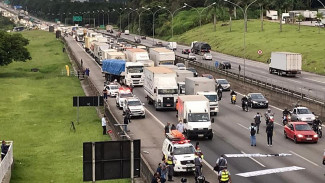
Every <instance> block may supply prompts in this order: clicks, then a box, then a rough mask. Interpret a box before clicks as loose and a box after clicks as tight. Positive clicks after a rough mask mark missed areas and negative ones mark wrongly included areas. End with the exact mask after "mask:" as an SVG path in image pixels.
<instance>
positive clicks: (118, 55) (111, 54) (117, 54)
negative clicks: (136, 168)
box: [106, 50, 126, 60]
mask: <svg viewBox="0 0 325 183" xmlns="http://www.w3.org/2000/svg"><path fill="white" fill-rule="evenodd" d="M106 59H119V60H126V56H125V54H124V53H123V52H120V51H116V50H115V51H114V52H113V51H109V52H106Z"/></svg>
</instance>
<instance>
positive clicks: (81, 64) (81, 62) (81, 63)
mask: <svg viewBox="0 0 325 183" xmlns="http://www.w3.org/2000/svg"><path fill="white" fill-rule="evenodd" d="M83 65H84V62H83V61H82V59H80V66H81V68H82V66H83Z"/></svg>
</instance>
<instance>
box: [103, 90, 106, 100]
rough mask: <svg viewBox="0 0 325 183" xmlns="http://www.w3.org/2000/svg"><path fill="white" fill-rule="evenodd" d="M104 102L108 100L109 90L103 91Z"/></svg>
mask: <svg viewBox="0 0 325 183" xmlns="http://www.w3.org/2000/svg"><path fill="white" fill-rule="evenodd" d="M103 95H104V100H107V90H106V88H104V90H103Z"/></svg>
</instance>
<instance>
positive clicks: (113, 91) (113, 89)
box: [104, 83, 119, 97]
mask: <svg viewBox="0 0 325 183" xmlns="http://www.w3.org/2000/svg"><path fill="white" fill-rule="evenodd" d="M118 88H119V87H118V85H117V84H114V83H111V84H108V85H106V86H105V88H104V89H106V90H107V95H108V96H110V97H116V95H117V93H118Z"/></svg>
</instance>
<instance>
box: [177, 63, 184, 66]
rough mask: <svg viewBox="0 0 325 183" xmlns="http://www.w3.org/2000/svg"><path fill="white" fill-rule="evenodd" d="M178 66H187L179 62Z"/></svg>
mask: <svg viewBox="0 0 325 183" xmlns="http://www.w3.org/2000/svg"><path fill="white" fill-rule="evenodd" d="M177 67H185V65H184V64H182V63H181V64H177Z"/></svg>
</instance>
